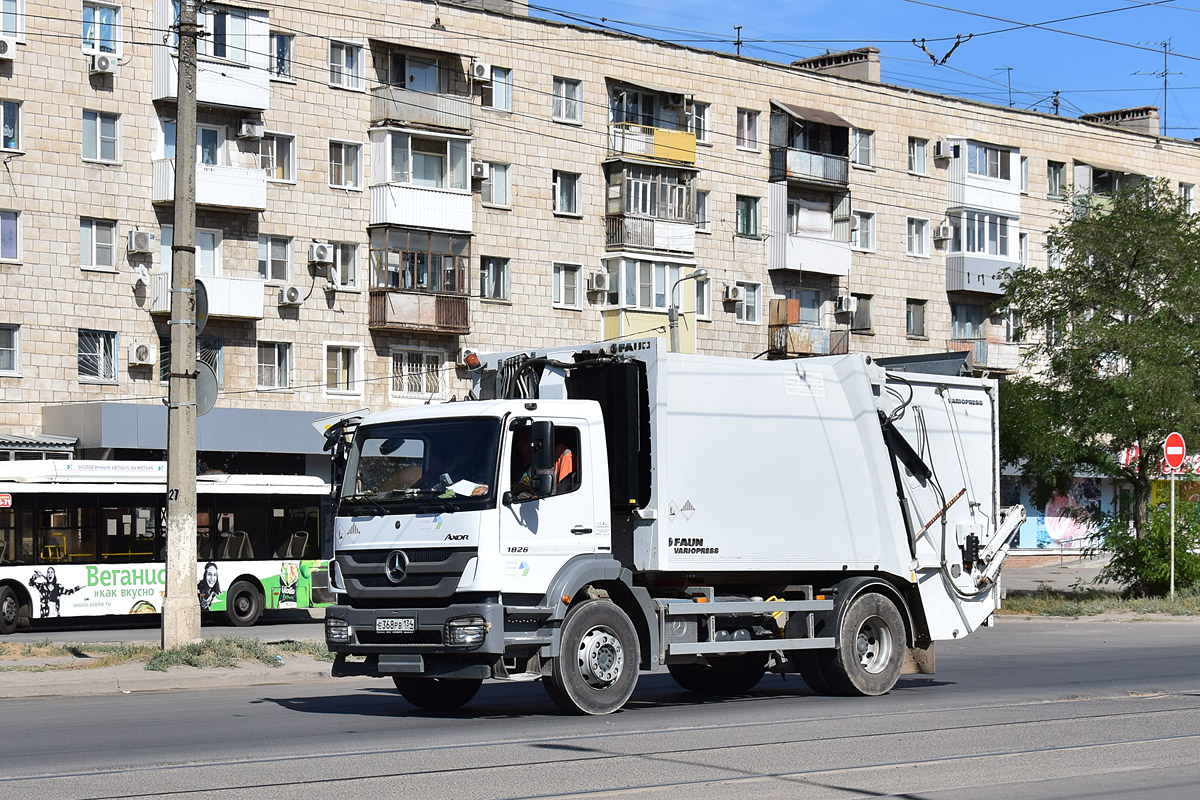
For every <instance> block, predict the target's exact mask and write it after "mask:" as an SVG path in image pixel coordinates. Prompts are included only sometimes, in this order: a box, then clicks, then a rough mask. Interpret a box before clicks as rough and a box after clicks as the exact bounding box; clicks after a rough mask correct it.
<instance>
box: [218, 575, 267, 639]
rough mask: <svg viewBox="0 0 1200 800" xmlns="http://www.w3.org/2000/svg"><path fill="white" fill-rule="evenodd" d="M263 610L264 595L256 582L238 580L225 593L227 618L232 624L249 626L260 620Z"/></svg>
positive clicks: (243, 626)
mask: <svg viewBox="0 0 1200 800" xmlns="http://www.w3.org/2000/svg"><path fill="white" fill-rule="evenodd" d="M262 612H263V597H262V595H261V594H259V593H258V589H256V588H254V584H252V583H247V582H246V581H237V582H235V583H234V584H233V586H231V587H229V594H227V595H225V618H226V619H228V620H229V624H230V625H236V626H237V627H239V628H249V627H250V626H251V625H253V624H254V623H256V622H258V618H259V617H261V616H262Z"/></svg>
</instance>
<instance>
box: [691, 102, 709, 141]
mask: <svg viewBox="0 0 1200 800" xmlns="http://www.w3.org/2000/svg"><path fill="white" fill-rule="evenodd" d="M691 128H692V133H694V134H696V141H697V142H698V143H700V144H708V142H709V135H710V134H711V133H712V106H710V105H709V104H708V103H692V119H691Z"/></svg>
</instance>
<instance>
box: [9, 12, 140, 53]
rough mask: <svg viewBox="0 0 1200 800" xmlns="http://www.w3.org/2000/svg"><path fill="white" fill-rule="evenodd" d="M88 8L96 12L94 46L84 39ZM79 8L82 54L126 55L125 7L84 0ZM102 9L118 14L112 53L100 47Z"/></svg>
mask: <svg viewBox="0 0 1200 800" xmlns="http://www.w3.org/2000/svg"><path fill="white" fill-rule="evenodd" d="M21 5H24V3H21ZM88 6H92V7H93V8H94V9H95V12H94V14H93V17H92V25H93V26H94V32H95V35H94V36H93V37H92V44H88V43H87V39H86V38H85V37H84V30H85V26H86V25H87V23H86V22H84V17H83V14H84V12H85V11H86V10H87V8H88ZM79 8H80V15H79V23H80V31H79V38H80V49H81V50H82V52H83V53H84V54H85V55H89V56H99V55H108V56H112V57H113V58H121V56H122V55H123V54H124V44H125V43H124V41H123V39H124V36H123V35H122V34H123V33H124V31H125V28H124V24H123V21H122V20H123V18H124V14H125V9H124V7H123V6H122V5H121V4H120V3H110V2H105V0H83V1H82V2H81V3H80V5H79ZM101 8H109V9H113V10H114V11H116V12H117V14H116V21H115V22H114V23H113V31H114V33H113V49H112V50H111V51H108V50H104V49H103V48H102V47H100V43H101V38H100V35H99V34H100V28H101V23H100V21H99V19H98V15H99V11H100V9H101ZM18 13H19V14H21V15H22V16H24V13H23V11H20V12H18Z"/></svg>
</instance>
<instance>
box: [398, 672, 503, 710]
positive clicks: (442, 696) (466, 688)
mask: <svg viewBox="0 0 1200 800" xmlns="http://www.w3.org/2000/svg"><path fill="white" fill-rule="evenodd" d="M392 681H393V682H394V683H395V684H396V688H397V689H399V690H400V695H401V696H402V697H403V698H404V699H405V700H407V701H408V702H410V703H412V704H413V705H414V706H416V707H417V708H423V709H425V710H426V711H454V710H455V709H457V708H462V707H463V706H465V705H466V704H467V703H469V702H470V701H471V698H472V697H474V696H475V693H476V692H478V691H479V687H480V686H482V685H483V681H482V680H481V679H480V678H466V679H462V680H449V679H447V678H410V677H408V676H407V675H393V676H392Z"/></svg>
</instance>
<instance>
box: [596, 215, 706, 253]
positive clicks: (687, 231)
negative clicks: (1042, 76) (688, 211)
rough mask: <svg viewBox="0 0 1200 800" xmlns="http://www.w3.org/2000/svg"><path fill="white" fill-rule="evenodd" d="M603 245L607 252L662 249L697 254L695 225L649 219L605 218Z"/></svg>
mask: <svg viewBox="0 0 1200 800" xmlns="http://www.w3.org/2000/svg"><path fill="white" fill-rule="evenodd" d="M604 234H605V237H604V244H605V246H606V247H607V248H608V249H609V250H661V251H665V252H669V253H683V254H687V255H691V254H692V253H695V252H696V226H695V224H693V223H691V222H681V221H679V220H666V219H654V218H652V217H634V216H608V217H605V218H604Z"/></svg>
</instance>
